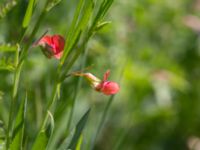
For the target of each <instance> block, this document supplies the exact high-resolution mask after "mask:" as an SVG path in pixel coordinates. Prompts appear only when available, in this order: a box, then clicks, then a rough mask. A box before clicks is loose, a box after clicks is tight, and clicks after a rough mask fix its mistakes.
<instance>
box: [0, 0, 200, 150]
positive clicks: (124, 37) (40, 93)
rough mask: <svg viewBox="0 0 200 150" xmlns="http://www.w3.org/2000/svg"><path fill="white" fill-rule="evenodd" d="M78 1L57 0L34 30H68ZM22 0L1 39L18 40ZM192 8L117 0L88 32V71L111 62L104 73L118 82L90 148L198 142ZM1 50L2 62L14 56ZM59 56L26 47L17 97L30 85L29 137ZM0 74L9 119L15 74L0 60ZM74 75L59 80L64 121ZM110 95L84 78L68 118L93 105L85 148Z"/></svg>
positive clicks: (199, 10) (199, 88)
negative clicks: (101, 25) (101, 24)
mask: <svg viewBox="0 0 200 150" xmlns="http://www.w3.org/2000/svg"><path fill="white" fill-rule="evenodd" d="M5 2H6V1H5V0H1V1H0V6H2V5H4V4H5ZM76 5H77V1H72V0H71V1H65V0H62V1H61V3H60V4H58V5H57V6H56V7H55V8H53V9H52V10H51V11H50V12H49V13H48V14H47V16H46V17H45V19H44V20H43V22H42V25H41V27H40V29H39V32H38V34H37V37H39V36H41V35H42V33H44V32H45V31H46V29H47V28H50V33H51V34H55V33H59V34H61V35H63V36H65V34H66V31H67V29H68V27H69V24H70V22H71V18H72V16H73V11H74V9H75V7H76ZM26 6H27V1H25V0H24V1H21V2H20V4H18V5H16V6H14V9H12V11H10V12H9V13H8V14H7V16H6V17H4V18H1V19H0V43H1V44H2V45H3V44H5V43H10V44H11V45H13V44H15V43H17V42H18V40H19V37H20V36H21V35H20V33H21V31H22V29H21V28H18V27H19V26H20V25H21V23H22V19H23V15H24V12H25V10H26ZM39 10H40V9H39V8H38V12H39ZM0 14H1V13H0ZM188 15H190V18H189V19H188V18H187V17H186V16H188ZM191 15H192V16H193V17H194V16H197V17H198V16H199V15H200V0H115V1H114V3H113V5H112V7H111V9H110V10H109V13H108V15H107V17H106V18H105V20H108V21H111V23H110V24H109V25H107V26H106V27H104V28H103V29H102V30H101V31H100V32H98V33H97V34H96V35H95V36H94V37H93V38H92V40H90V42H89V44H88V50H87V60H86V65H85V66H91V65H92V67H91V68H90V70H88V72H91V73H93V74H95V75H96V76H98V77H99V78H102V76H103V74H104V72H105V71H106V70H107V69H110V70H111V76H110V78H109V79H110V80H112V81H116V82H119V83H120V87H121V90H120V92H119V93H118V94H117V95H116V96H115V97H114V100H113V102H112V104H111V107H110V109H109V112H108V113H109V115H108V116H107V119H106V121H105V124H104V126H103V128H102V130H101V133H100V135H98V137H97V142H96V144H95V150H113V149H114V150H116V149H118V150H122V149H123V150H169V149H170V150H184V149H190V150H199V149H200V109H199V108H200V38H199V31H200V23H199V22H200V20H198V18H192V17H191ZM1 17H2V16H1ZM34 17H38V14H37V13H35V14H34V16H33V19H32V20H33V21H32V22H31V24H34V23H35V22H34ZM199 19H200V18H199ZM194 26H195V27H196V28H195V27H194ZM198 29H199V30H198ZM27 38H28V37H27ZM35 40H36V39H35ZM0 57H1V62H0V63H1V64H2V66H3V64H4V63H5V62H6V63H8V62H10V63H12V61H13V58H14V54H13V53H12V52H1V53H0ZM81 63H82V62H81V60H80V61H79V62H77V63H76V64H75V65H74V67H73V69H72V70H71V71H76V70H78V69H79V66H80V64H81ZM57 64H58V61H57V60H55V59H47V58H46V57H45V56H44V55H43V54H42V53H41V50H40V49H39V48H31V49H30V50H29V55H28V58H27V60H26V63H25V67H24V69H23V71H22V76H21V80H20V81H21V82H20V93H21V94H20V95H19V99H20V98H22V97H23V96H24V94H25V91H26V90H28V109H27V118H28V119H27V120H26V122H27V123H26V128H25V132H26V134H27V136H26V139H33V138H34V136H35V135H36V133H37V132H36V131H37V129H38V127H39V125H40V124H41V119H42V117H43V112H44V111H45V107H46V104H47V101H48V99H49V98H50V96H51V90H52V86H53V85H52V84H53V79H54V78H55V70H56V69H55V68H56V66H57ZM10 67H11V68H12V65H11V66H10ZM11 70H12V69H11ZM0 79H1V80H0V90H1V93H0V96H1V99H0V120H2V122H4V124H6V122H7V118H8V107H9V101H10V98H11V96H10V95H11V93H10V91H11V89H12V84H13V82H12V74H11V73H10V71H9V70H8V69H4V68H3V67H2V69H1V72H0ZM77 79H78V78H77V77H70V78H68V79H66V81H65V83H64V84H63V85H62V91H61V99H60V100H59V101H58V108H56V113H55V120H56V122H57V123H59V124H62V125H63V126H66V124H67V119H64V121H63V119H61V118H62V117H64V118H67V116H68V114H69V110H70V106H71V105H72V99H73V96H74V92H73V91H74V89H75V88H76V87H75V83H76V82H77ZM66 101H67V103H66ZM107 101H108V97H107V96H104V95H102V94H100V93H97V92H95V91H94V90H92V88H91V87H90V86H89V85H88V83H87V82H86V81H85V80H82V81H81V88H80V89H79V90H78V95H77V98H76V103H75V113H74V118H73V123H74V124H75V123H76V122H77V120H78V119H79V118H80V116H81V115H82V114H83V112H84V111H85V110H86V108H88V107H89V106H92V112H91V114H90V117H89V122H88V123H87V125H86V128H85V129H84V144H83V149H89V146H90V143H91V141H92V140H93V138H94V134H95V131H96V128H97V124H98V122H99V119H100V116H101V115H102V111H103V109H104V108H105V105H106V103H107ZM63 112H64V113H63ZM60 114H63V115H60ZM58 128H59V127H58ZM2 132H3V131H2ZM57 134H58V135H59V134H61V133H57ZM54 136H56V135H54Z"/></svg>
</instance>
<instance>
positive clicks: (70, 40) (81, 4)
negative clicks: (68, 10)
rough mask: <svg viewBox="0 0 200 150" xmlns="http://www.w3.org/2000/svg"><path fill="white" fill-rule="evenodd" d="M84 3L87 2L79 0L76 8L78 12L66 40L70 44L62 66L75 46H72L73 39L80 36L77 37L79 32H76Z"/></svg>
mask: <svg viewBox="0 0 200 150" xmlns="http://www.w3.org/2000/svg"><path fill="white" fill-rule="evenodd" d="M84 1H85V0H79V3H78V6H77V8H76V11H75V14H74V17H73V20H72V23H71V25H70V28H69V33H68V35H67V38H66V39H67V40H68V41H67V42H68V43H69V44H68V45H67V47H66V48H65V51H64V54H63V57H62V59H61V64H63V63H64V61H65V58H66V56H67V54H68V52H69V51H70V49H71V47H72V45H73V44H71V43H72V41H73V40H72V39H77V36H78V35H76V36H75V34H74V32H75V31H77V30H76V25H77V24H78V20H79V16H80V15H81V9H82V8H83V5H84ZM78 32H80V31H78Z"/></svg>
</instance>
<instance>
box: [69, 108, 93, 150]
mask: <svg viewBox="0 0 200 150" xmlns="http://www.w3.org/2000/svg"><path fill="white" fill-rule="evenodd" d="M89 113H90V109H88V110H87V112H86V113H85V114H84V115H83V116H82V118H81V119H80V121H79V122H78V123H77V125H76V127H75V133H74V136H73V138H72V140H71V142H70V144H69V146H68V148H67V149H75V148H76V145H77V143H78V140H79V138H80V136H81V133H82V131H83V129H84V127H85V124H86V122H87V120H88V116H89Z"/></svg>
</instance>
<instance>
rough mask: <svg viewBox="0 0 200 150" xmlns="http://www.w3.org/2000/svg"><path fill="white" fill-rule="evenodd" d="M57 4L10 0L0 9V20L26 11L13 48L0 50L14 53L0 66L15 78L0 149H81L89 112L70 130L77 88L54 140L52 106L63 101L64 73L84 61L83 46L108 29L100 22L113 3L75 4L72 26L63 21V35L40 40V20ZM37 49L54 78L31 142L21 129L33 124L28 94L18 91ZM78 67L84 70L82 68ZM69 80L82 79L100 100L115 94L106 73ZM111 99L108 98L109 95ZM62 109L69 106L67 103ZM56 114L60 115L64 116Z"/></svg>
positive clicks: (110, 0)
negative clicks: (17, 9) (52, 63)
mask: <svg viewBox="0 0 200 150" xmlns="http://www.w3.org/2000/svg"><path fill="white" fill-rule="evenodd" d="M62 2H63V1H62V0H44V1H36V0H29V1H28V3H25V2H23V1H17V0H13V1H12V0H11V1H10V2H8V3H6V4H3V5H2V7H3V6H5V7H4V8H2V7H0V8H2V9H1V10H0V12H1V17H2V18H6V17H7V15H10V14H12V9H14V8H15V6H18V7H21V5H23V6H25V8H26V11H22V12H24V13H23V14H22V16H23V17H22V20H21V21H22V22H21V24H20V23H19V25H20V26H17V27H16V28H18V29H19V31H20V33H19V34H17V37H16V39H17V40H15V41H14V42H15V43H16V44H15V45H7V44H4V45H1V46H0V49H2V50H5V51H9V50H11V51H12V52H13V53H14V57H13V60H14V61H13V62H14V63H13V64H11V65H10V64H9V63H6V64H5V65H4V66H2V67H4V68H5V69H6V70H12V72H11V73H12V74H13V78H14V79H13V88H12V92H11V93H12V96H11V97H12V98H11V99H9V111H8V115H7V117H8V119H5V120H7V122H4V123H3V124H5V126H4V127H3V129H4V134H3V141H2V142H1V143H0V148H3V149H7V150H8V149H11V150H15V149H32V150H39V149H40V150H43V149H80V147H81V146H80V145H81V143H82V141H83V139H84V135H83V129H84V127H85V124H86V122H87V120H88V117H89V113H90V110H91V109H92V107H89V108H88V110H86V111H85V113H84V114H83V115H82V116H80V117H79V118H80V120H79V121H78V122H77V124H76V125H74V126H73V127H71V125H72V123H71V122H72V118H73V111H74V109H73V107H74V105H75V102H74V101H75V99H76V98H75V97H76V92H77V89H76V91H75V96H74V98H73V100H74V101H73V105H72V106H71V107H72V108H71V109H70V113H69V114H70V116H69V120H68V122H67V125H66V127H64V129H66V130H65V131H64V134H57V135H58V136H56V133H57V132H60V130H59V128H58V126H59V125H58V124H57V122H56V121H57V120H55V113H56V110H57V107H58V105H57V102H58V100H59V99H60V97H61V96H62V93H61V91H62V88H63V86H62V85H63V83H64V81H65V80H68V78H67V74H68V73H69V71H70V70H73V66H74V64H75V63H76V62H78V60H79V58H82V59H83V60H84V61H83V62H85V59H86V55H85V54H86V53H85V52H86V51H87V43H88V42H89V40H90V39H91V38H93V35H95V33H97V32H98V30H100V29H101V28H102V27H104V26H105V25H107V22H106V21H105V20H104V17H105V15H106V13H107V12H108V10H109V8H110V6H111V5H112V3H113V0H100V1H99V0H98V1H94V0H79V1H78V2H77V5H76V8H75V11H74V12H73V18H72V21H71V22H70V21H67V22H66V24H67V25H66V26H68V28H67V32H65V33H62V35H61V34H60V33H57V31H53V32H54V34H49V33H45V34H44V35H42V37H38V34H40V35H41V33H39V32H40V31H41V29H40V28H42V25H43V24H42V22H43V20H44V19H45V17H47V16H48V15H49V14H50V12H51V11H52V10H56V9H57V6H58V5H59V4H61V3H62ZM61 5H62V4H61ZM4 10H5V11H4ZM9 12H10V14H9ZM57 19H59V18H57ZM63 35H66V36H63ZM38 47H40V48H41V49H42V52H43V53H44V55H45V56H47V57H48V58H56V60H57V61H58V64H57V66H55V68H54V70H55V71H54V72H55V78H54V80H53V81H52V84H53V88H52V91H51V95H50V96H49V99H48V100H47V101H46V103H47V104H46V105H45V106H46V107H45V108H42V110H44V111H43V114H42V121H41V122H40V124H39V125H38V126H39V127H38V129H37V131H36V133H32V134H33V135H34V136H33V137H34V138H33V139H32V138H29V135H26V134H28V132H27V130H28V129H26V125H27V124H28V123H29V124H30V123H31V124H34V122H29V121H30V120H29V119H28V116H27V114H26V111H27V107H29V102H28V99H29V94H30V93H29V91H28V90H27V91H25V92H24V93H21V92H20V91H21V90H20V88H22V85H24V83H23V82H24V80H23V78H21V74H22V72H23V70H24V66H25V65H26V63H27V61H26V60H27V59H28V58H29V57H30V55H32V51H36V50H37V48H38ZM41 55H42V53H41ZM80 56H81V57H80ZM51 60H52V61H53V59H50V61H51ZM81 66H82V68H83V67H84V63H83V65H81ZM80 69H81V68H80ZM73 75H75V76H84V77H86V78H87V79H88V80H89V81H90V84H91V85H92V86H93V88H94V89H95V90H96V91H99V92H101V93H103V94H105V95H114V94H116V93H118V91H119V85H118V84H117V83H116V82H111V81H107V78H108V76H109V72H106V73H105V75H104V78H103V80H100V79H98V78H96V77H95V76H93V75H92V74H89V73H79V74H78V73H76V74H73ZM47 76H48V74H47ZM30 82H31V81H30ZM79 84H80V82H77V86H78V85H79ZM46 88H47V87H46ZM5 94H6V93H5ZM111 98H113V96H112V97H111ZM110 103H111V101H110V100H109V101H108V104H109V105H110ZM65 105H69V104H68V103H67V102H66V103H65ZM65 108H68V107H65ZM107 109H108V108H106V109H105V111H104V113H103V116H102V121H101V123H100V125H99V128H98V129H97V132H99V129H100V127H101V126H102V122H103V121H104V120H105V117H106V114H107ZM33 113H34V112H33ZM61 115H64V112H63V114H61ZM35 126H36V125H35ZM29 132H30V131H29ZM94 134H95V133H94ZM94 143H95V140H93V141H92V143H90V147H91V149H92V148H93V145H94Z"/></svg>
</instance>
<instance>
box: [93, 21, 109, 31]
mask: <svg viewBox="0 0 200 150" xmlns="http://www.w3.org/2000/svg"><path fill="white" fill-rule="evenodd" d="M110 23H111V22H110V21H104V22H101V23H98V24H97V27H96V29H95V30H96V31H98V30H101V29H102V28H104V27H105V26H107V25H109V24H110Z"/></svg>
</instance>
